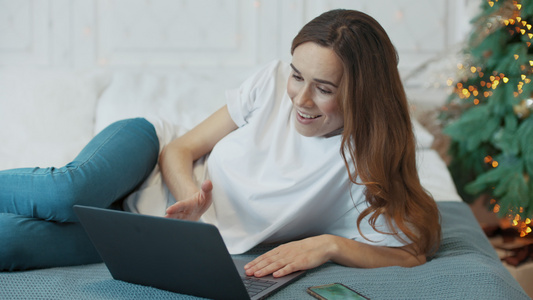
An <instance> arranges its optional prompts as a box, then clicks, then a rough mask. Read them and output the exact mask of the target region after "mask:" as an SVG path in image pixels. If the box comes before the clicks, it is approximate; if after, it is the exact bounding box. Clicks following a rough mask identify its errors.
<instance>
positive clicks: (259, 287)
mask: <svg viewBox="0 0 533 300" xmlns="http://www.w3.org/2000/svg"><path fill="white" fill-rule="evenodd" d="M242 282H244V286H245V287H246V291H248V295H250V297H253V296H255V295H257V294H259V293H261V292H262V291H264V290H266V289H267V288H269V287H271V286H273V285H274V284H276V282H275V281H272V280H266V279H261V278H256V277H242Z"/></svg>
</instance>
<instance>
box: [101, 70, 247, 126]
mask: <svg viewBox="0 0 533 300" xmlns="http://www.w3.org/2000/svg"><path fill="white" fill-rule="evenodd" d="M250 72H251V71H250V70H243V69H237V68H235V69H231V70H223V69H211V70H208V69H200V70H184V69H177V70H173V71H170V72H168V71H167V72H163V71H161V72H157V71H154V72H149V71H141V72H139V71H118V72H116V73H115V74H113V78H112V81H111V84H110V85H109V87H108V88H107V89H106V90H105V91H104V93H103V94H102V96H101V97H100V99H99V101H98V106H97V110H96V123H95V133H97V132H100V131H101V130H102V129H104V128H105V127H106V126H108V125H109V124H111V123H113V122H115V121H118V120H121V119H126V118H134V117H145V118H147V119H149V120H163V121H165V122H167V123H169V124H171V125H172V126H174V127H175V130H177V131H179V133H180V134H181V133H183V132H185V131H186V130H189V129H191V128H192V127H194V126H195V125H197V124H198V123H199V122H200V121H202V120H204V119H205V118H206V117H208V116H209V115H210V114H211V113H213V112H214V111H215V110H217V109H218V108H220V107H222V106H223V105H224V104H225V103H226V99H225V91H226V90H227V89H230V88H236V87H238V86H239V85H240V84H241V82H242V81H243V80H244V79H245V78H246V76H248V75H249V74H250Z"/></svg>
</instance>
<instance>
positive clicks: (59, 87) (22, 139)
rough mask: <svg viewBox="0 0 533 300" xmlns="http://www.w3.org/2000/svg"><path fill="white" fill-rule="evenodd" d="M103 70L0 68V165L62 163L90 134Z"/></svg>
mask: <svg viewBox="0 0 533 300" xmlns="http://www.w3.org/2000/svg"><path fill="white" fill-rule="evenodd" d="M109 78H110V77H109V75H107V74H106V73H105V72H103V71H95V72H74V71H68V70H42V69H2V70H0V140H1V141H2V147H0V169H8V168H16V167H35V166H40V167H50V166H54V167H61V166H63V165H65V164H66V163H68V162H70V161H71V160H72V159H73V158H74V157H75V155H77V153H78V152H79V151H80V150H81V149H82V148H83V147H84V146H85V145H86V143H87V142H88V141H89V140H90V139H91V137H92V134H93V126H94V123H93V122H94V112H95V106H96V100H97V98H98V96H99V94H100V93H101V92H102V90H103V89H104V88H105V87H106V86H107V84H108V83H109Z"/></svg>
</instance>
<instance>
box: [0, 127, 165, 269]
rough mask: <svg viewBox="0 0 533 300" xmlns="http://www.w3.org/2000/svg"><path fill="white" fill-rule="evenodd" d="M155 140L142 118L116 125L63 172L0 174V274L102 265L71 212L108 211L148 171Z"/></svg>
mask: <svg viewBox="0 0 533 300" xmlns="http://www.w3.org/2000/svg"><path fill="white" fill-rule="evenodd" d="M158 155H159V141H158V138H157V135H156V132H155V129H154V127H153V125H152V124H151V123H149V122H148V121H146V120H145V119H142V118H137V119H128V120H123V121H118V122H116V123H113V124H111V125H109V126H108V127H107V128H105V129H104V130H103V131H102V132H100V133H99V134H98V135H96V136H95V137H94V138H93V139H92V140H91V141H90V142H89V143H88V144H87V146H85V148H83V150H82V151H81V152H80V154H79V155H78V156H77V157H76V158H75V159H74V160H73V161H72V162H70V163H68V164H67V165H66V166H64V167H61V168H53V167H51V168H38V167H37V168H22V169H12V170H6V171H0V270H25V269H33V268H45V267H55V266H65V265H76V264H87V263H94V262H99V261H101V259H100V257H99V255H98V254H97V252H96V250H95V249H94V247H93V246H92V244H91V242H90V241H89V239H88V237H87V235H86V233H85V231H84V230H83V228H82V227H81V225H80V224H79V223H78V221H77V218H76V216H75V214H74V212H73V210H72V207H73V206H74V205H76V204H80V205H87V206H94V207H102V208H107V207H111V206H112V205H113V204H114V203H117V201H120V200H122V199H124V198H125V197H126V196H127V195H128V194H129V193H131V192H132V191H133V190H135V188H136V187H137V186H139V185H140V184H141V183H142V182H143V181H144V180H145V179H146V178H147V177H148V175H149V174H150V173H151V172H152V170H153V168H154V167H155V165H156V163H157V158H158Z"/></svg>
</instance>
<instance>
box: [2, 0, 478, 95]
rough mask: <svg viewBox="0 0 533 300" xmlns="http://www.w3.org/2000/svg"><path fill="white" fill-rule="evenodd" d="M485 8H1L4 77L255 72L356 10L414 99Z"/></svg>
mask: <svg viewBox="0 0 533 300" xmlns="http://www.w3.org/2000/svg"><path fill="white" fill-rule="evenodd" d="M478 3H479V2H478V1H474V0H309V1H304V0H262V1H259V0H256V1H254V0H0V68H1V67H20V66H26V67H44V68H68V69H92V68H110V69H124V68H128V69H129V68H142V69H161V68H163V69H181V68H185V69H187V68H196V69H197V68H204V67H205V68H226V67H228V68H234V67H239V68H254V67H257V66H258V65H261V64H264V63H266V62H268V61H270V60H272V59H275V58H281V59H285V60H290V55H289V48H290V43H291V40H292V38H293V36H294V35H295V34H296V33H297V31H298V30H299V28H300V27H301V26H302V25H303V24H305V23H306V22H307V21H309V20H310V19H312V18H313V17H315V16H317V15H318V14H320V13H322V12H324V11H326V10H329V9H333V8H350V9H357V10H361V11H364V12H367V13H368V14H370V15H372V16H373V17H375V18H376V19H377V20H378V21H379V22H380V23H381V24H382V25H383V27H384V28H385V29H386V30H387V32H388V33H389V35H390V36H391V39H392V41H393V43H394V44H395V46H396V48H397V50H398V51H399V54H400V65H399V68H400V71H401V72H402V74H403V75H404V77H405V78H406V82H405V84H406V86H407V87H408V89H410V90H413V91H415V92H413V93H412V94H413V95H415V96H413V97H415V98H416V97H417V96H416V93H417V92H419V93H420V91H421V89H426V88H427V87H428V85H431V84H434V83H435V81H443V78H441V77H443V76H444V77H446V76H448V75H447V74H444V73H446V72H449V71H450V70H445V72H440V71H439V69H437V70H435V69H434V68H433V69H432V68H422V69H421V70H419V71H414V70H417V68H418V67H420V66H422V65H423V64H424V63H425V62H427V61H428V60H432V59H434V60H436V61H442V60H443V59H444V57H445V56H446V55H447V53H448V52H449V51H451V50H453V51H455V50H457V48H456V47H455V48H454V45H457V44H458V43H459V42H460V41H461V40H462V39H463V38H464V36H465V35H466V33H467V32H468V30H469V25H468V24H469V19H470V18H471V17H472V14H473V13H472V11H474V10H475V9H476V8H477V6H478ZM454 49H455V50H454ZM446 66H447V67H449V64H446ZM448 69H449V68H448ZM424 72H425V73H424ZM422 73H424V75H421V74H422ZM428 74H429V75H431V76H428ZM424 93H425V92H424V91H422V94H424ZM421 97H424V96H421ZM437 97H440V96H437Z"/></svg>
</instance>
